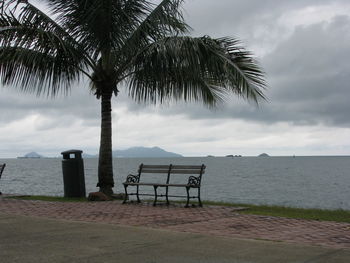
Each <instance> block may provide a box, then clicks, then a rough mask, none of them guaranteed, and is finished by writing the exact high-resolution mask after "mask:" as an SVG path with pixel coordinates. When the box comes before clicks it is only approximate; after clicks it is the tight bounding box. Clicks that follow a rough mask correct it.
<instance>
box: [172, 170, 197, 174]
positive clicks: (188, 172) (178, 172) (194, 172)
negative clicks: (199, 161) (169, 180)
mask: <svg viewBox="0 0 350 263" xmlns="http://www.w3.org/2000/svg"><path fill="white" fill-rule="evenodd" d="M170 173H171V174H200V173H201V171H200V170H171V171H170ZM203 173H204V172H202V174H203Z"/></svg>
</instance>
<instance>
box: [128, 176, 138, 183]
mask: <svg viewBox="0 0 350 263" xmlns="http://www.w3.org/2000/svg"><path fill="white" fill-rule="evenodd" d="M139 181H140V176H138V175H134V174H129V175H128V176H127V177H126V180H125V182H126V183H139Z"/></svg>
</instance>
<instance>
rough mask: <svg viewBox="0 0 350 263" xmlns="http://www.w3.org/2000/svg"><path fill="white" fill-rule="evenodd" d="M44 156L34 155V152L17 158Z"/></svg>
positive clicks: (40, 156)
mask: <svg viewBox="0 0 350 263" xmlns="http://www.w3.org/2000/svg"><path fill="white" fill-rule="evenodd" d="M43 157H44V156H42V155H40V154H38V153H36V152H30V153H27V154H25V155H24V156H21V157H18V158H43Z"/></svg>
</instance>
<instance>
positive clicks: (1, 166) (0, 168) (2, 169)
mask: <svg viewBox="0 0 350 263" xmlns="http://www.w3.org/2000/svg"><path fill="white" fill-rule="evenodd" d="M5 166H6V163H4V164H0V179H1V175H2V172H3V171H4V169H5ZM1 194H2V193H1V192H0V195H1Z"/></svg>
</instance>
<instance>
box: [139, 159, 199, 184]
mask: <svg viewBox="0 0 350 263" xmlns="http://www.w3.org/2000/svg"><path fill="white" fill-rule="evenodd" d="M205 167H206V166H205V165H204V164H202V165H172V164H170V165H145V164H143V163H142V164H140V166H139V170H138V176H139V178H141V174H143V173H152V174H156V173H161V174H166V175H167V180H166V183H167V184H168V183H169V181H170V175H171V174H189V175H197V176H198V179H199V183H200V181H201V179H202V175H203V174H204V173H205Z"/></svg>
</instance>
